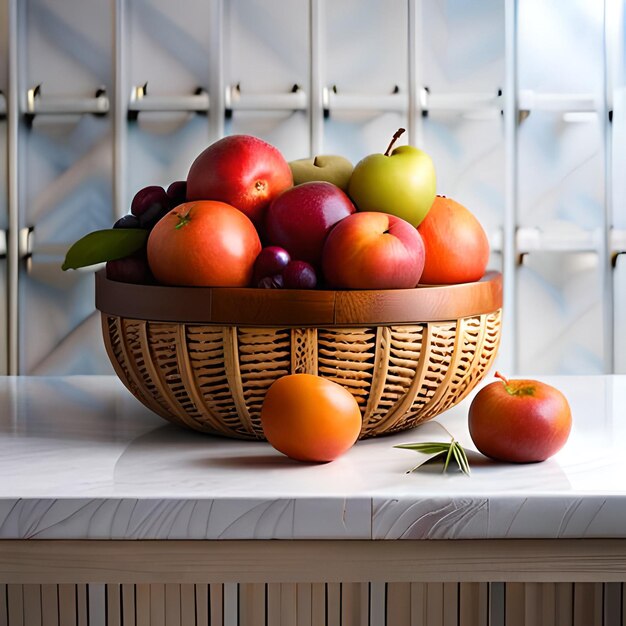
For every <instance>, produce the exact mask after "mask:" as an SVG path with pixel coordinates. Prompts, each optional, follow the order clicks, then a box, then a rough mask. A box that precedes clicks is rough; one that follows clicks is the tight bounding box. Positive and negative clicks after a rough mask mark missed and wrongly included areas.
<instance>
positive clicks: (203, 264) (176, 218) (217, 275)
mask: <svg viewBox="0 0 626 626" xmlns="http://www.w3.org/2000/svg"><path fill="white" fill-rule="evenodd" d="M260 251H261V241H260V240H259V235H258V234H257V231H256V229H255V227H254V225H253V224H252V222H251V221H250V220H249V218H248V217H246V216H245V215H244V214H243V213H242V212H241V211H239V210H238V209H236V208H235V207H233V206H230V204H226V203H224V202H217V201H212V200H201V201H197V202H187V203H185V204H179V205H178V206H177V207H176V208H174V209H172V210H171V211H170V212H169V213H168V214H167V215H165V216H164V217H163V218H161V219H160V220H159V221H158V222H157V224H156V226H155V227H154V228H153V229H152V232H151V233H150V236H149V237H148V264H149V265H150V269H151V270H152V273H153V274H154V277H155V278H156V279H157V281H158V282H160V283H163V284H164V285H189V286H198V287H247V286H248V285H249V284H250V282H251V280H252V269H253V266H254V261H255V260H256V257H257V255H258V254H259V252H260Z"/></svg>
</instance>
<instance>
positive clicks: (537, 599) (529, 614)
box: [523, 583, 549, 626]
mask: <svg viewBox="0 0 626 626" xmlns="http://www.w3.org/2000/svg"><path fill="white" fill-rule="evenodd" d="M543 590H544V585H543V584H542V583H524V588H523V594H524V603H523V613H524V617H523V623H524V625H525V626H541V624H542V621H543V609H544V603H543V599H544V598H543ZM545 608H546V609H547V610H548V611H549V607H548V606H546V607H545Z"/></svg>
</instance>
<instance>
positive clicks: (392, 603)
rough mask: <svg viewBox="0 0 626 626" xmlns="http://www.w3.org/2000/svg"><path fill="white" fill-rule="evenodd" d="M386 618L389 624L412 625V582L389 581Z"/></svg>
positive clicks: (398, 625)
mask: <svg viewBox="0 0 626 626" xmlns="http://www.w3.org/2000/svg"><path fill="white" fill-rule="evenodd" d="M386 618H387V622H386V623H387V624H397V626H410V624H411V583H387V606H386ZM382 623H385V622H382Z"/></svg>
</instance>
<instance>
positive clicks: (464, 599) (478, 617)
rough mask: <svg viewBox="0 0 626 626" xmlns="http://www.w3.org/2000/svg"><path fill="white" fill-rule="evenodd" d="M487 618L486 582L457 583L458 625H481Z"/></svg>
mask: <svg viewBox="0 0 626 626" xmlns="http://www.w3.org/2000/svg"><path fill="white" fill-rule="evenodd" d="M488 619H489V606H488V584H487V583H460V584H459V626H483V624H487V620H488Z"/></svg>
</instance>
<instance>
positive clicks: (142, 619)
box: [135, 584, 150, 626]
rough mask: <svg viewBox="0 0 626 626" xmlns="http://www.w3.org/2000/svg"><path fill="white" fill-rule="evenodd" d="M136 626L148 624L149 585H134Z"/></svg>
mask: <svg viewBox="0 0 626 626" xmlns="http://www.w3.org/2000/svg"><path fill="white" fill-rule="evenodd" d="M135 611H136V613H135V616H136V626H150V585H147V584H146V585H137V586H136V587H135Z"/></svg>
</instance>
